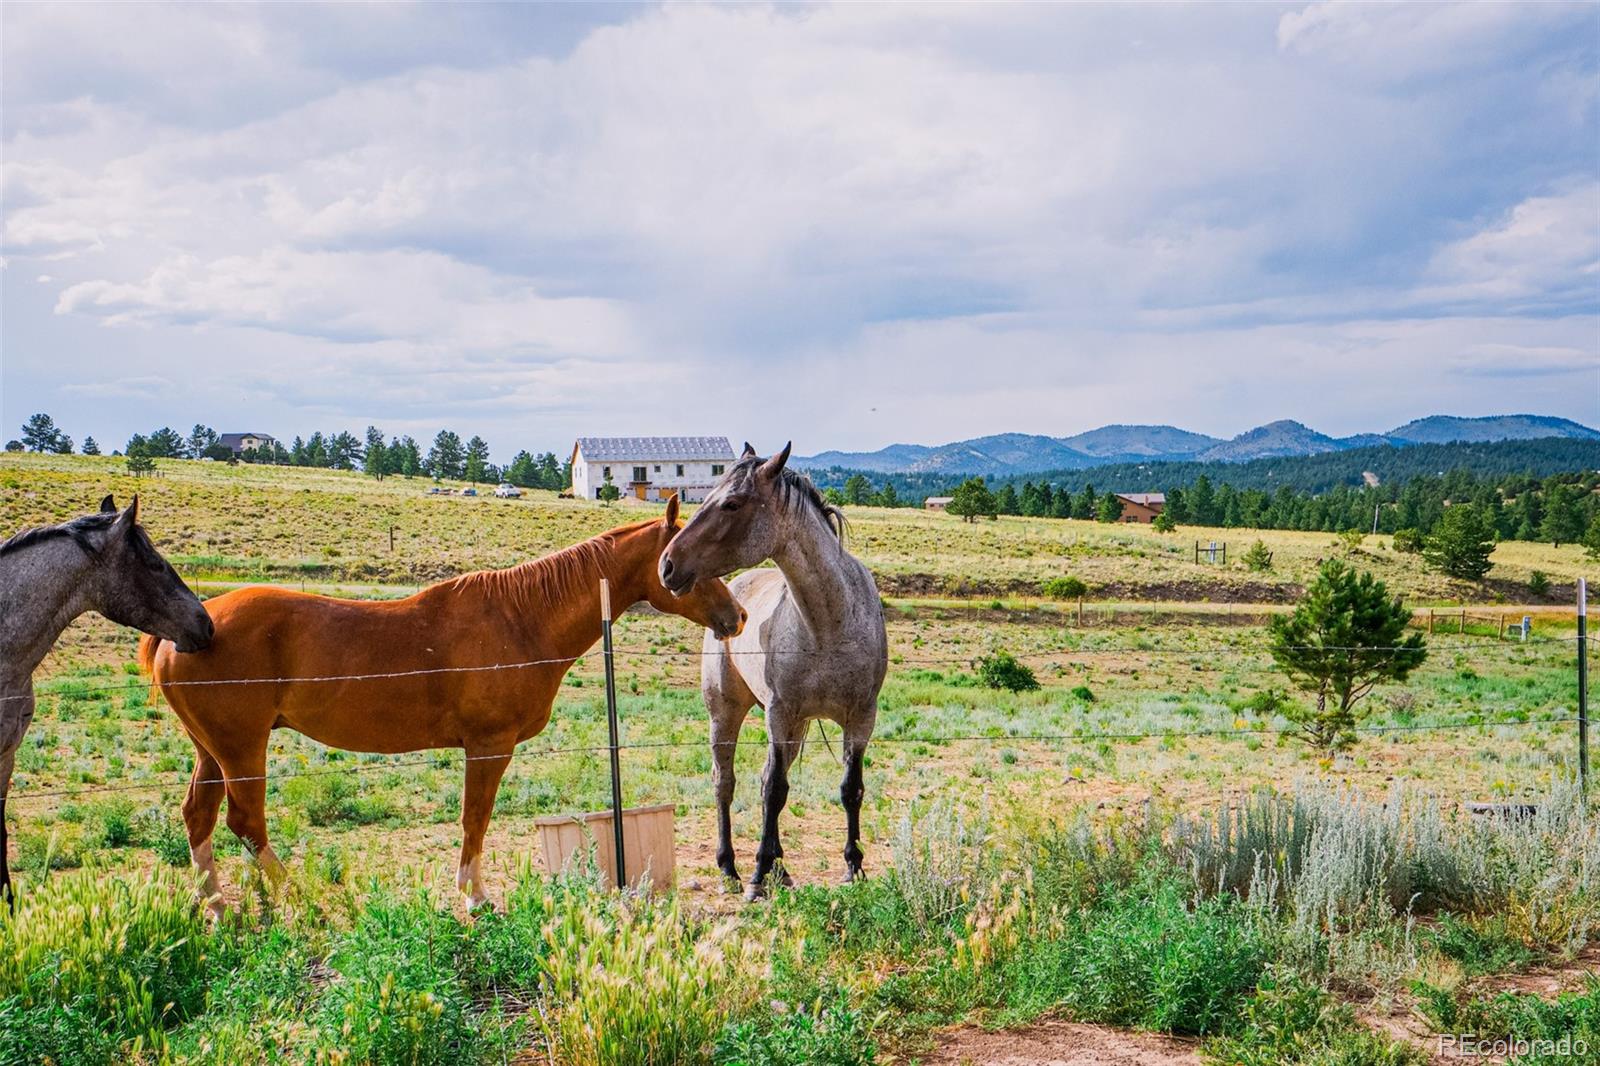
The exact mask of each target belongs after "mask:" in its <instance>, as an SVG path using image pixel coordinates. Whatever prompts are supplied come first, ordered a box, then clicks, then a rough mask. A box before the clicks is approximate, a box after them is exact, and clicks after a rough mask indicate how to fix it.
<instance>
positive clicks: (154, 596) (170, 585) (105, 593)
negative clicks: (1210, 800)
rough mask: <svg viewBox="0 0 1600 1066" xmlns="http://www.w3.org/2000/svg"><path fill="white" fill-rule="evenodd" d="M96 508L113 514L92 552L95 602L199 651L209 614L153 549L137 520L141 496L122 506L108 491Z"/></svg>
mask: <svg viewBox="0 0 1600 1066" xmlns="http://www.w3.org/2000/svg"><path fill="white" fill-rule="evenodd" d="M100 512H101V514H106V515H116V517H115V518H114V519H112V520H111V523H110V526H109V528H108V529H107V531H106V535H105V537H103V538H102V539H101V540H100V543H99V550H98V552H96V553H95V564H96V565H95V573H96V578H97V580H98V582H99V595H98V597H97V598H98V600H99V602H98V603H97V604H96V606H95V609H96V610H98V611H99V612H100V613H101V614H103V615H105V616H106V617H107V618H109V619H111V620H112V621H113V622H116V623H118V624H120V625H125V626H132V627H133V628H134V629H141V630H143V631H144V632H146V633H149V634H151V635H153V636H157V637H163V638H165V639H167V640H170V641H172V643H173V644H175V645H177V648H178V650H179V651H202V650H204V649H205V648H207V647H209V646H210V644H211V634H212V628H213V627H212V624H211V616H210V615H209V614H207V613H206V609H205V606H204V605H203V604H202V603H201V602H200V597H198V596H196V595H195V594H194V593H193V592H192V591H191V590H190V588H189V586H188V585H186V584H184V583H183V578H181V577H179V576H178V572H177V571H176V570H174V569H173V568H172V564H171V563H169V562H167V560H166V559H164V558H163V557H162V555H161V553H160V552H158V551H156V547H155V545H154V544H152V543H150V538H149V537H148V536H147V535H146V534H145V531H144V527H143V526H141V525H140V524H139V497H138V496H135V497H134V498H133V499H132V500H131V501H130V502H129V503H128V506H127V508H126V509H125V510H123V511H122V512H121V513H120V514H119V513H118V512H117V506H116V503H115V502H114V501H113V500H112V499H111V497H110V496H107V497H106V498H105V499H104V500H102V501H100Z"/></svg>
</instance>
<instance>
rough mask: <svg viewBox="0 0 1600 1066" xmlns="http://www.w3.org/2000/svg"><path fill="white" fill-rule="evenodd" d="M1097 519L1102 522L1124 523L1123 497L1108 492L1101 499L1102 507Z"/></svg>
mask: <svg viewBox="0 0 1600 1066" xmlns="http://www.w3.org/2000/svg"><path fill="white" fill-rule="evenodd" d="M1095 518H1097V519H1099V520H1100V521H1102V522H1120V521H1122V497H1121V496H1118V495H1117V494H1116V493H1114V492H1108V493H1106V494H1105V495H1104V496H1102V497H1100V506H1099V507H1098V508H1097V510H1096V512H1095Z"/></svg>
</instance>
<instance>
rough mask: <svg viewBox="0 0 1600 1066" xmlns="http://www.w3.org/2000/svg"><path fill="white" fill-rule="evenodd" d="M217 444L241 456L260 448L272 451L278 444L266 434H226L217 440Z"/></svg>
mask: <svg viewBox="0 0 1600 1066" xmlns="http://www.w3.org/2000/svg"><path fill="white" fill-rule="evenodd" d="M217 443H218V444H220V445H222V446H223V447H224V448H227V449H228V450H229V451H231V452H232V453H233V454H234V455H240V454H243V453H244V452H248V451H254V450H255V449H258V448H267V449H270V448H271V447H272V446H273V445H274V444H276V443H278V442H277V441H276V440H275V439H273V437H272V436H271V435H269V434H266V433H224V434H222V435H221V436H220V437H218V438H217Z"/></svg>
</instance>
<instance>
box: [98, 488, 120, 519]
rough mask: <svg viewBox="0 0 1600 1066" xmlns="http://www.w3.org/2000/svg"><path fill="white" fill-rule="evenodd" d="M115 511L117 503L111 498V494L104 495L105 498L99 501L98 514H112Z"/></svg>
mask: <svg viewBox="0 0 1600 1066" xmlns="http://www.w3.org/2000/svg"><path fill="white" fill-rule="evenodd" d="M116 509H117V501H116V500H113V499H112V498H111V493H109V492H108V493H106V498H105V499H103V500H101V501H100V513H101V514H112V513H114V512H115V511H116Z"/></svg>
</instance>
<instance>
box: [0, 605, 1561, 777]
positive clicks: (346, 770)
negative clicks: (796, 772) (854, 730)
mask: <svg viewBox="0 0 1600 1066" xmlns="http://www.w3.org/2000/svg"><path fill="white" fill-rule="evenodd" d="M1581 619H1582V616H1581V615H1580V626H1581ZM1590 639H1591V638H1590V637H1588V635H1587V634H1586V633H1585V632H1580V633H1579V634H1578V635H1577V636H1576V637H1560V636H1542V635H1541V636H1528V637H1526V638H1524V639H1523V640H1521V641H1507V640H1503V639H1485V640H1457V641H1453V642H1452V643H1450V644H1449V645H1448V646H1447V648H1448V650H1452V651H1457V650H1462V649H1497V650H1500V651H1508V652H1509V651H1518V650H1521V649H1527V648H1552V647H1558V646H1565V647H1574V648H1575V650H1576V657H1575V662H1576V664H1577V670H1578V673H1579V675H1580V676H1579V682H1580V684H1579V687H1578V690H1577V704H1578V713H1576V714H1569V715H1546V716H1543V717H1523V718H1505V719H1500V720H1493V719H1488V718H1485V717H1484V716H1483V715H1481V714H1479V715H1474V716H1472V717H1469V718H1456V719H1451V720H1441V721H1434V722H1406V723H1399V724H1387V725H1358V726H1356V727H1354V732H1357V733H1360V734H1369V735H1385V734H1409V733H1428V732H1455V731H1462V730H1483V729H1503V728H1513V729H1515V728H1531V727H1542V726H1564V725H1570V724H1576V725H1577V726H1578V727H1579V745H1578V746H1579V751H1578V759H1577V761H1578V764H1579V771H1580V774H1581V775H1582V776H1585V777H1586V776H1587V765H1586V763H1587V759H1586V758H1585V756H1586V754H1587V753H1586V751H1585V750H1584V749H1585V748H1586V739H1587V738H1586V735H1585V733H1586V730H1585V728H1584V727H1585V726H1586V724H1587V713H1586V711H1587V699H1586V692H1585V687H1586V684H1585V682H1586V676H1585V675H1586V655H1585V652H1586V650H1587V644H1588V642H1589V640H1590ZM1292 648H1293V650H1318V651H1324V652H1328V653H1330V654H1338V653H1346V652H1349V653H1355V652H1360V653H1369V654H1381V653H1399V652H1403V651H1410V650H1412V649H1410V648H1406V647H1404V646H1400V645H1395V646H1392V647H1377V646H1371V645H1360V646H1354V645H1351V646H1342V645H1320V644H1319V645H1294V646H1292ZM919 650H924V649H919V648H915V647H913V648H912V649H910V651H913V652H914V651H919ZM992 650H993V649H983V650H979V651H969V652H964V653H961V654H947V655H915V654H907V653H906V652H905V651H894V650H891V654H890V662H891V667H907V666H909V667H933V666H940V667H952V666H962V667H971V666H973V665H975V664H976V663H977V662H978V661H979V660H980V659H981V658H983V657H984V656H985V655H987V654H989V653H990V652H991V651H992ZM611 651H612V653H613V655H611V656H607V657H606V658H607V666H608V667H613V668H614V655H615V654H616V653H620V654H621V655H623V656H627V657H629V658H630V659H633V660H635V661H644V662H648V661H660V660H663V659H667V660H688V661H692V660H695V659H699V658H701V657H704V656H707V655H713V656H721V655H731V656H735V657H761V656H769V655H775V654H784V653H780V652H767V651H745V650H737V649H731V648H723V649H718V650H714V651H706V650H703V649H683V648H677V649H663V648H660V647H641V646H621V647H613V648H612V649H611ZM789 654H798V655H805V654H812V653H810V652H806V651H795V652H792V653H789ZM1012 654H1013V657H1014V658H1015V659H1017V660H1019V661H1025V662H1040V661H1045V662H1051V663H1059V664H1061V665H1069V664H1070V663H1071V662H1072V661H1074V660H1083V659H1092V658H1095V657H1108V656H1114V657H1119V658H1125V657H1144V656H1152V657H1163V656H1174V657H1186V658H1197V657H1209V658H1211V659H1217V658H1223V657H1226V658H1230V659H1235V660H1240V659H1246V658H1263V657H1265V658H1270V650H1269V649H1268V648H1267V647H1265V646H1262V647H1259V648H1240V647H1238V646H1237V645H1235V644H1226V643H1218V644H1214V645H1212V646H1209V647H1196V646H1188V647H1156V646H1151V645H1149V644H1148V643H1147V642H1144V641H1141V642H1139V643H1135V644H1106V643H1103V642H1097V643H1095V644H1094V645H1093V646H1077V647H1059V648H1048V649H1039V650H1034V651H1022V652H1016V653H1012ZM593 655H594V651H593V649H591V650H589V651H586V652H584V653H582V654H580V655H574V656H563V657H557V658H542V659H531V660H522V661H516V662H507V663H486V664H477V665H467V666H441V667H421V668H415V669H407V670H393V671H382V672H369V673H353V674H330V675H318V676H284V677H243V678H205V679H192V680H173V681H167V682H165V683H164V684H163V685H161V686H159V687H161V688H173V687H185V686H204V687H215V686H253V685H289V684H294V685H321V684H328V685H346V684H357V683H381V682H385V681H396V680H400V679H406V678H415V677H424V676H431V675H440V674H461V673H485V672H508V671H518V670H526V669H532V668H536V667H542V666H566V667H571V666H573V665H574V664H577V663H580V662H582V661H583V660H586V659H589V658H590V657H592V656H593ZM152 687H155V686H154V683H153V682H152V681H151V680H150V679H148V678H133V677H130V678H126V679H118V680H115V681H109V682H108V683H106V684H100V685H90V684H85V683H83V682H79V681H71V682H66V683H57V685H56V687H54V688H46V689H44V690H42V691H41V692H40V693H39V694H38V695H39V696H41V697H44V698H50V697H52V696H58V695H71V696H73V697H82V696H85V695H93V694H96V693H117V692H124V693H129V692H140V691H143V692H149V691H150V690H151V688H152ZM31 698H34V697H25V696H11V697H0V702H3V701H4V700H8V699H10V700H15V699H31ZM609 702H611V703H612V705H613V706H612V711H613V713H614V710H615V707H614V693H613V694H612V700H611V701H609ZM1296 732H1299V727H1297V726H1273V725H1269V724H1267V723H1265V722H1262V723H1259V724H1256V725H1254V726H1245V727H1235V728H1192V729H1150V730H1131V731H1113V730H1100V729H1076V730H1072V731H1066V732H1021V731H1000V732H983V733H951V734H937V733H932V734H921V733H910V734H906V733H880V734H878V735H875V736H874V737H873V738H872V743H873V744H875V745H908V744H910V745H925V746H929V747H937V746H942V745H945V744H997V745H1013V746H1015V745H1026V744H1040V745H1049V744H1077V745H1093V744H1099V743H1103V742H1110V741H1123V742H1134V741H1143V740H1152V739H1155V740H1163V741H1165V740H1181V739H1194V738H1234V737H1238V738H1250V737H1256V738H1260V737H1273V736H1283V735H1289V734H1294V733H1296ZM722 743H724V744H727V745H731V746H737V747H759V748H766V747H767V746H768V741H767V740H764V739H762V740H756V739H751V740H745V739H738V740H733V741H725V742H722ZM712 746H713V745H712V743H711V741H709V739H706V740H692V741H678V740H671V741H650V740H646V741H633V742H624V741H621V740H620V739H619V740H618V741H617V742H616V743H614V744H579V745H561V746H555V747H544V748H539V747H523V748H519V749H517V750H515V751H513V752H511V753H508V754H493V755H466V754H465V753H462V754H460V755H459V756H456V755H454V754H441V752H450V753H453V752H454V749H435V750H433V752H432V753H431V754H427V755H411V754H407V755H405V756H401V757H388V758H384V757H371V758H368V759H367V760H365V761H358V762H353V763H351V764H349V765H344V766H319V767H305V768H302V769H287V770H285V769H278V770H274V771H270V772H268V773H266V774H261V775H253V776H246V777H233V778H226V777H223V778H215V779H204V780H201V781H198V782H191V781H190V780H189V779H187V778H185V779H177V778H174V779H169V780H142V781H137V782H127V783H117V784H96V785H84V786H78V787H68V788H47V789H38V788H21V789H14V790H13V791H12V792H11V794H10V796H9V802H11V803H17V802H23V803H26V802H30V801H42V800H47V799H59V800H75V799H79V798H83V797H88V796H95V795H104V794H114V793H132V792H164V791H167V790H170V789H173V788H180V787H188V786H189V785H190V784H191V783H195V784H224V785H226V784H228V783H230V782H233V783H239V782H247V781H265V780H273V781H276V780H288V779H292V778H298V777H323V776H330V775H344V774H362V773H370V772H375V771H391V770H394V769H398V768H404V767H409V766H433V767H435V768H439V769H443V768H445V767H446V766H448V765H456V764H465V763H469V762H473V761H480V760H497V761H505V762H518V761H525V760H536V759H542V758H548V757H554V756H561V755H574V754H596V755H598V754H602V753H604V754H619V753H621V752H630V751H649V750H673V749H703V750H709V749H710V748H711V747H712Z"/></svg>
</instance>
